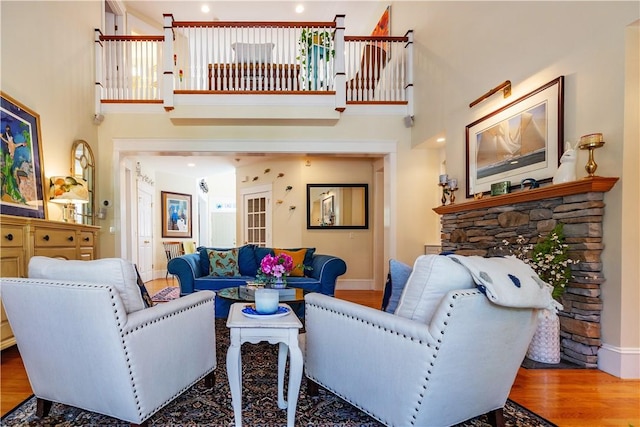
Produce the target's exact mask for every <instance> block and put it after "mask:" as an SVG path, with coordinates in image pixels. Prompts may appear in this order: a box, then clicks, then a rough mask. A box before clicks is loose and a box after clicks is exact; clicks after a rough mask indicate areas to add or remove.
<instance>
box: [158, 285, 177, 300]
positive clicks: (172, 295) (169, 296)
mask: <svg viewBox="0 0 640 427" xmlns="http://www.w3.org/2000/svg"><path fill="white" fill-rule="evenodd" d="M176 298H180V288H176V287H172V286H170V287H168V288H164V289H161V290H159V291H158V292H157V293H156V294H154V295H153V296H152V297H151V301H153V302H167V301H171V300H174V299H176Z"/></svg>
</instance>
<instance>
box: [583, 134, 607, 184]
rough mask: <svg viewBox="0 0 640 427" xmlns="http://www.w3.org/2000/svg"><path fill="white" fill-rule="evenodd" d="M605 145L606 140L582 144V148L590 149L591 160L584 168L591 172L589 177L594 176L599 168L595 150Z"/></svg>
mask: <svg viewBox="0 0 640 427" xmlns="http://www.w3.org/2000/svg"><path fill="white" fill-rule="evenodd" d="M603 145H604V141H589V142H584V143H582V144H580V149H581V150H589V160H588V161H587V164H586V165H585V167H584V170H586V171H587V173H588V174H589V178H591V177H593V176H594V174H595V173H596V169H598V164H597V163H596V161H595V160H594V159H593V150H595V149H596V148H600V147H602V146H603Z"/></svg>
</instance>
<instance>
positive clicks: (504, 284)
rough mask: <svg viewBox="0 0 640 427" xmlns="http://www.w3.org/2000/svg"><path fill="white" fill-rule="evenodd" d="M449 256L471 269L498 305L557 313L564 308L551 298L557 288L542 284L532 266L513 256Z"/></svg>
mask: <svg viewBox="0 0 640 427" xmlns="http://www.w3.org/2000/svg"><path fill="white" fill-rule="evenodd" d="M449 256H450V257H451V258H452V259H453V260H454V261H456V262H458V263H460V264H461V265H463V266H464V267H466V268H467V269H468V270H469V272H470V273H471V276H472V277H473V280H474V281H475V282H476V286H477V287H478V289H480V290H481V291H482V292H483V293H484V294H485V295H486V296H487V298H489V300H490V301H491V302H493V303H495V304H498V305H502V306H505V307H533V308H546V309H549V310H554V311H556V310H559V309H561V308H562V305H561V304H560V303H558V302H557V301H556V300H554V299H553V297H552V296H551V292H552V291H553V287H552V286H551V285H549V284H548V283H545V282H544V281H542V279H540V277H539V276H538V275H537V274H536V272H535V271H534V270H533V269H532V268H531V267H530V266H529V265H528V264H526V263H525V262H524V261H522V260H520V259H518V258H516V257H515V256H513V255H509V256H506V257H493V258H484V257H480V256H461V255H449Z"/></svg>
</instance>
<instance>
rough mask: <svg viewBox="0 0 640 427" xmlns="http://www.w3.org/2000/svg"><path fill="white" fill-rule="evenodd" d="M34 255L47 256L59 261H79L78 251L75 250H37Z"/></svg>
mask: <svg viewBox="0 0 640 427" xmlns="http://www.w3.org/2000/svg"><path fill="white" fill-rule="evenodd" d="M33 254H34V255H36V256H46V257H49V258H59V259H78V251H77V250H76V248H75V247H73V248H63V247H57V248H35V249H34V251H33Z"/></svg>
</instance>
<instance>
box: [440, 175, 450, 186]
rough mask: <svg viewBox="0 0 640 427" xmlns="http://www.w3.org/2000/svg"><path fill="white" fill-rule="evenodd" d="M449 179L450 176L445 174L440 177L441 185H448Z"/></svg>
mask: <svg viewBox="0 0 640 427" xmlns="http://www.w3.org/2000/svg"><path fill="white" fill-rule="evenodd" d="M448 177H449V175H447V174H446V173H445V174H442V175H440V184H446V183H447V178H448Z"/></svg>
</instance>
